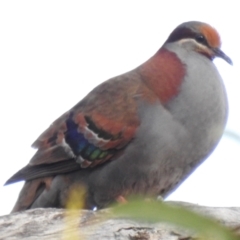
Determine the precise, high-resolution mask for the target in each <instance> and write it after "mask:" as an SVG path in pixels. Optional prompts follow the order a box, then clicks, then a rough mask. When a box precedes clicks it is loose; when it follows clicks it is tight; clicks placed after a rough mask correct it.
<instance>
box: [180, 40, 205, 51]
mask: <svg viewBox="0 0 240 240" xmlns="http://www.w3.org/2000/svg"><path fill="white" fill-rule="evenodd" d="M187 42H192V43H193V44H194V45H196V46H197V47H198V48H200V49H209V48H208V47H207V46H205V45H203V44H201V43H199V42H197V41H196V40H195V39H193V38H184V39H181V40H179V41H177V43H178V44H179V45H182V44H183V43H187Z"/></svg>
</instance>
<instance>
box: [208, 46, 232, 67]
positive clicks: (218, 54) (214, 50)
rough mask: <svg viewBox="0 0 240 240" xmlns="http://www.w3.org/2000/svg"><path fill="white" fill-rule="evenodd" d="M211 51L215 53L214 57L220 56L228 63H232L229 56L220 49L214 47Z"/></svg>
mask: <svg viewBox="0 0 240 240" xmlns="http://www.w3.org/2000/svg"><path fill="white" fill-rule="evenodd" d="M213 52H214V53H215V56H216V57H220V58H222V59H224V60H225V61H226V62H227V63H229V64H230V65H233V62H232V60H231V58H230V57H228V56H227V55H226V54H225V53H224V52H223V51H222V50H221V49H219V48H214V49H213Z"/></svg>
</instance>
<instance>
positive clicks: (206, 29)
mask: <svg viewBox="0 0 240 240" xmlns="http://www.w3.org/2000/svg"><path fill="white" fill-rule="evenodd" d="M200 32H201V33H202V34H203V35H204V36H205V38H206V39H207V41H208V43H209V45H210V46H211V47H214V48H219V47H221V39H220V36H219V33H218V32H217V31H216V29H214V28H213V27H211V26H209V25H207V24H203V25H200Z"/></svg>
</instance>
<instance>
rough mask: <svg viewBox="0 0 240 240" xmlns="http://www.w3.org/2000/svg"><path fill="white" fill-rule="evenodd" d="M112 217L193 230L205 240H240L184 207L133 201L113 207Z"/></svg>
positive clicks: (218, 225)
mask: <svg viewBox="0 0 240 240" xmlns="http://www.w3.org/2000/svg"><path fill="white" fill-rule="evenodd" d="M112 214H113V216H112V217H123V218H129V219H134V220H141V221H145V222H151V223H157V222H166V223H169V224H174V225H177V226H179V227H183V228H187V229H189V230H193V231H194V232H196V233H197V234H198V235H199V236H201V237H204V239H216V240H239V239H240V238H239V237H237V236H235V235H234V234H233V233H232V232H231V231H230V230H229V229H227V228H226V227H224V226H222V225H220V224H218V223H217V222H216V221H214V220H212V219H210V218H207V217H204V216H202V215H198V214H197V213H195V212H192V211H190V210H188V209H186V208H184V207H179V206H173V205H170V204H167V203H163V202H160V201H151V202H146V201H143V200H133V201H130V202H129V203H127V204H121V205H118V206H115V207H113V209H112Z"/></svg>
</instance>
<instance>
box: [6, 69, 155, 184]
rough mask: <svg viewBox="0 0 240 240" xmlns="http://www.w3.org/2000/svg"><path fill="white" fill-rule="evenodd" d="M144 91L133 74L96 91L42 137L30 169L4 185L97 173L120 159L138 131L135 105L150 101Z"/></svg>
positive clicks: (62, 117)
mask: <svg viewBox="0 0 240 240" xmlns="http://www.w3.org/2000/svg"><path fill="white" fill-rule="evenodd" d="M143 85H144V84H142V83H141V82H140V80H139V76H138V75H137V74H136V73H131V72H130V73H128V74H125V75H121V76H119V77H115V78H113V79H111V80H108V81H106V82H104V83H102V84H101V85H99V86H98V87H96V88H95V89H94V90H93V91H92V92H90V93H89V94H88V95H87V96H86V97H85V98H84V99H83V100H82V101H80V102H79V103H78V104H77V105H76V106H74V107H73V108H72V109H71V110H70V111H68V112H67V113H65V114H64V115H62V116H61V117H60V118H58V119H57V120H56V121H55V122H54V123H53V124H52V125H51V126H50V127H49V128H48V129H47V130H46V131H45V132H44V133H43V134H41V135H40V136H39V138H38V139H37V140H36V141H35V142H34V143H33V145H32V146H33V147H35V148H37V149H38V151H37V152H36V154H35V155H34V156H33V158H32V159H31V161H30V163H29V164H28V165H27V166H26V167H25V168H23V169H21V170H20V171H19V172H18V173H16V174H15V175H14V176H13V177H12V178H10V179H9V180H8V181H7V182H6V184H8V183H12V182H16V181H19V180H30V179H34V178H38V177H46V176H52V175H56V174H59V173H64V172H69V171H73V170H76V169H79V168H87V167H95V166H97V165H99V164H102V163H104V162H106V161H108V160H112V159H114V158H116V156H118V154H119V153H120V152H121V151H124V148H125V147H126V146H127V145H128V144H129V143H130V141H131V140H132V139H133V138H134V135H135V132H136V129H137V128H138V126H139V125H140V120H139V118H138V112H137V100H136V99H138V98H139V97H142V96H145V98H149V95H150V94H149V90H148V89H147V88H146V87H145V86H143Z"/></svg>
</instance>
